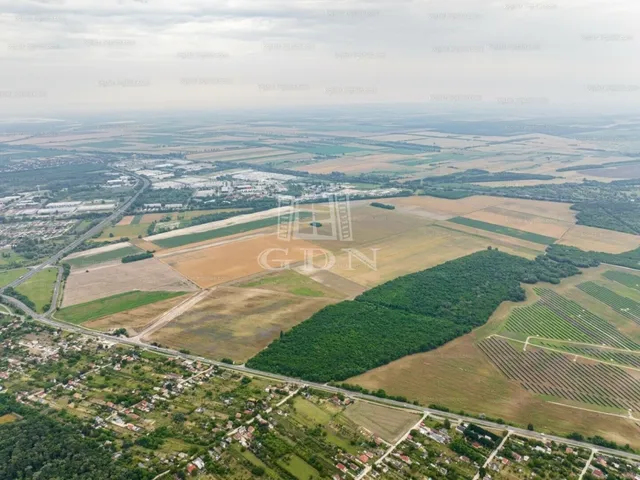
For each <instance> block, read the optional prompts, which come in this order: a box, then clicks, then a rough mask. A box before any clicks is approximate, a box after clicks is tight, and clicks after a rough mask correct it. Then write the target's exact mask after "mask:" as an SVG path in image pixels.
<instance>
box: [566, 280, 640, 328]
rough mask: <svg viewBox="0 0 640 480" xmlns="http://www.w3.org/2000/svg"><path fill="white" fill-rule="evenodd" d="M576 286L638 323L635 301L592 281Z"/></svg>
mask: <svg viewBox="0 0 640 480" xmlns="http://www.w3.org/2000/svg"><path fill="white" fill-rule="evenodd" d="M578 288H579V289H580V290H582V291H583V292H585V293H587V294H589V295H591V296H592V297H593V298H595V299H597V300H599V301H601V302H602V303H604V304H606V305H609V306H610V307H611V308H613V309H614V310H615V311H616V312H618V313H620V314H621V315H624V316H625V317H627V318H629V319H630V320H633V321H634V322H636V323H637V324H638V325H640V304H638V303H637V302H635V301H633V300H631V299H630V298H627V297H623V296H622V295H618V294H617V293H615V292H612V291H611V290H609V289H608V288H606V287H602V286H600V285H598V284H597V283H594V282H585V283H581V284H580V285H578Z"/></svg>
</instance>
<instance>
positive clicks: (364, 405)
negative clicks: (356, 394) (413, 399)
mask: <svg viewBox="0 0 640 480" xmlns="http://www.w3.org/2000/svg"><path fill="white" fill-rule="evenodd" d="M343 415H344V416H345V417H347V418H348V419H349V420H351V421H353V422H355V423H356V424H358V425H360V426H361V427H363V428H366V429H367V430H369V431H370V432H371V433H373V434H374V435H376V436H378V437H380V438H381V439H383V440H384V441H385V442H388V443H395V442H397V441H398V440H400V438H401V437H402V435H404V434H405V433H406V432H407V431H408V430H409V429H410V428H411V427H413V426H414V425H415V424H416V423H418V420H420V415H418V414H416V413H411V412H408V411H406V410H400V409H395V408H390V407H385V406H382V405H376V404H375V403H368V402H360V401H356V402H355V403H353V404H352V405H349V406H348V407H347V409H346V410H345V411H344V413H343Z"/></svg>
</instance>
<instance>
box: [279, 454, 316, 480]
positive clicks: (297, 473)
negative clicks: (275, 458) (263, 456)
mask: <svg viewBox="0 0 640 480" xmlns="http://www.w3.org/2000/svg"><path fill="white" fill-rule="evenodd" d="M278 463H280V465H281V466H282V467H283V468H284V469H285V470H287V471H288V472H289V473H290V474H291V475H293V476H294V477H296V478H298V479H300V480H308V479H309V478H320V474H319V473H318V471H317V470H316V469H315V468H313V467H312V466H311V465H309V464H308V463H307V462H305V461H304V460H302V459H301V458H300V457H299V456H297V455H291V458H290V459H289V461H288V462H285V461H283V460H280V461H279V462H278Z"/></svg>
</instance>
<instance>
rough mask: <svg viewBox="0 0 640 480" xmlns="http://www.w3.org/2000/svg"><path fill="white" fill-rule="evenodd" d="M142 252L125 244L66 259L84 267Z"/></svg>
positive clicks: (74, 265)
mask: <svg viewBox="0 0 640 480" xmlns="http://www.w3.org/2000/svg"><path fill="white" fill-rule="evenodd" d="M138 253H142V250H141V249H139V248H137V247H134V246H133V245H125V246H124V247H123V248H119V249H117V250H109V251H106V252H102V253H97V254H95V255H82V256H78V257H75V258H70V259H67V260H65V263H68V264H69V265H71V266H72V267H77V268H82V267H86V266H88V265H95V264H97V263H105V262H110V261H113V260H120V259H121V258H122V257H126V256H127V255H135V254H138Z"/></svg>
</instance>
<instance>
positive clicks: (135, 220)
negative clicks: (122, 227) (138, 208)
mask: <svg viewBox="0 0 640 480" xmlns="http://www.w3.org/2000/svg"><path fill="white" fill-rule="evenodd" d="M142 217H144V215H136V216H135V217H133V220H131V223H130V224H129V225H139V224H140V221H141V220H142Z"/></svg>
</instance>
